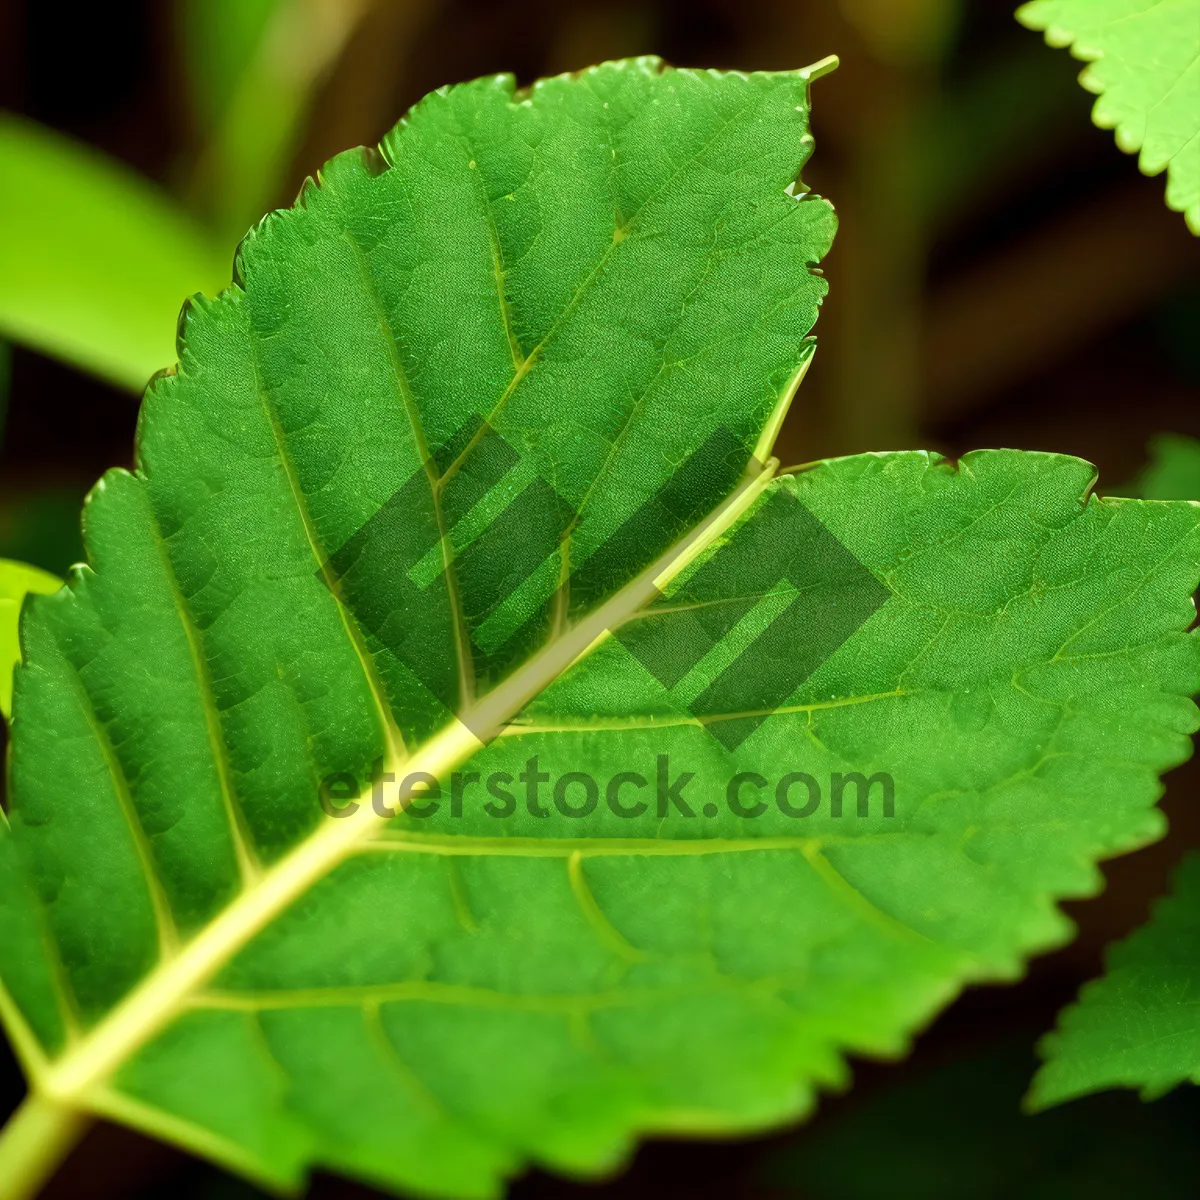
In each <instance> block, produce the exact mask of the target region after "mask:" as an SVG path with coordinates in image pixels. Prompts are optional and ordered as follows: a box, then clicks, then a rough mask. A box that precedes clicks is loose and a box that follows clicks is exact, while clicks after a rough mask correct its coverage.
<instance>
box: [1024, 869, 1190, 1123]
mask: <svg viewBox="0 0 1200 1200" xmlns="http://www.w3.org/2000/svg"><path fill="white" fill-rule="evenodd" d="M1198 1011H1200V856H1197V855H1192V856H1191V857H1189V858H1187V859H1185V860H1184V862H1183V865H1182V866H1181V867H1180V868H1179V870H1178V872H1177V874H1176V876H1175V884H1174V889H1173V892H1172V894H1171V895H1170V896H1169V897H1167V898H1165V899H1163V900H1160V901H1159V902H1158V903H1157V904H1156V905H1155V908H1154V911H1153V914H1152V915H1151V917H1150V920H1149V922H1148V923H1147V924H1146V925H1143V926H1142V927H1141V928H1140V929H1138V930H1135V931H1134V933H1132V934H1131V935H1130V936H1129V937H1128V938H1126V939H1125V940H1124V941H1122V942H1117V943H1116V944H1115V945H1114V946H1112V947H1111V948H1110V950H1109V952H1108V956H1107V971H1106V972H1105V974H1104V975H1103V977H1101V978H1100V979H1097V980H1095V981H1094V982H1092V983H1089V984H1088V985H1086V986H1085V987H1084V989H1083V990H1082V992H1081V993H1080V996H1079V1000H1078V1001H1077V1002H1076V1003H1075V1004H1073V1005H1071V1006H1070V1007H1069V1008H1067V1009H1065V1010H1064V1011H1063V1013H1062V1016H1061V1017H1060V1018H1059V1028H1058V1031H1057V1032H1056V1033H1052V1034H1050V1035H1048V1036H1047V1037H1046V1038H1045V1040H1044V1041H1043V1043H1042V1046H1041V1050H1042V1055H1043V1057H1044V1058H1045V1060H1046V1062H1045V1064H1044V1065H1043V1067H1042V1068H1041V1070H1040V1071H1039V1072H1038V1074H1037V1077H1036V1078H1035V1080H1034V1082H1033V1088H1032V1090H1031V1092H1030V1097H1029V1099H1030V1103H1031V1104H1032V1106H1033V1107H1034V1108H1047V1107H1049V1106H1050V1105H1052V1104H1060V1103H1062V1101H1064V1100H1070V1099H1072V1098H1074V1097H1076V1096H1084V1095H1087V1094H1088V1093H1089V1092H1098V1091H1101V1090H1102V1089H1104V1088H1111V1087H1130V1088H1138V1089H1140V1091H1141V1093H1142V1097H1143V1099H1146V1100H1152V1099H1155V1098H1156V1097H1158V1096H1161V1095H1162V1094H1163V1093H1164V1092H1166V1091H1169V1090H1170V1089H1171V1088H1173V1087H1176V1086H1177V1085H1178V1084H1180V1083H1183V1082H1184V1081H1190V1082H1192V1083H1200V1021H1198V1020H1197V1014H1198Z"/></svg>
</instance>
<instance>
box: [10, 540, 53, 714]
mask: <svg viewBox="0 0 1200 1200" xmlns="http://www.w3.org/2000/svg"><path fill="white" fill-rule="evenodd" d="M60 587H62V580H61V579H56V578H55V577H54V576H53V575H50V574H48V573H47V572H46V571H41V570H39V569H38V568H37V567H31V566H28V565H27V564H26V563H19V562H12V561H10V560H9V559H0V713H3V714H4V717H5V719H6V720H7V719H8V717H10V716H11V715H12V674H13V667H15V666H16V665H17V663H19V662H20V661H21V646H20V642H19V641H18V640H17V619H18V617H20V615H21V604H22V602H23V601H24V599H25V597H26V596H27V595H28V594H29V593H30V592H57V591H58V589H59V588H60Z"/></svg>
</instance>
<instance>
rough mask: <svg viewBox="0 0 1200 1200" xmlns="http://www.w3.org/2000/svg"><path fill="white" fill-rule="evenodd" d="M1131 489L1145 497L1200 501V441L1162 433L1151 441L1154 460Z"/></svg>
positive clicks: (1151, 453) (1132, 492) (1137, 494)
mask: <svg viewBox="0 0 1200 1200" xmlns="http://www.w3.org/2000/svg"><path fill="white" fill-rule="evenodd" d="M1130 492H1131V494H1132V495H1135V496H1140V497H1141V498H1142V499H1143V500H1200V442H1198V441H1197V440H1196V439H1195V438H1190V437H1184V436H1183V435H1182V434H1178V433H1162V434H1159V436H1158V437H1156V438H1154V439H1153V440H1152V441H1151V442H1150V463H1149V465H1148V466H1147V467H1146V469H1145V470H1144V471H1143V472H1142V473H1141V475H1139V476H1138V478H1137V481H1136V482H1135V483H1134V485H1133V487H1132V488H1131V489H1130Z"/></svg>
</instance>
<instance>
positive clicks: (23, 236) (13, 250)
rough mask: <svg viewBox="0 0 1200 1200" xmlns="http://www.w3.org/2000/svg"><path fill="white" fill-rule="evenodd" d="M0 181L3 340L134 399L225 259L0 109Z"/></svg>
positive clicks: (191, 229)
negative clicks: (189, 300)
mask: <svg viewBox="0 0 1200 1200" xmlns="http://www.w3.org/2000/svg"><path fill="white" fill-rule="evenodd" d="M0 177H2V178H3V180H4V187H3V189H0V334H3V335H4V336H5V337H8V338H11V339H13V340H14V341H20V342H24V343H25V344H26V345H29V346H33V347H34V348H35V349H38V350H41V351H43V352H44V353H46V354H51V355H54V356H55V357H56V358H61V359H64V360H65V361H66V362H69V363H71V364H73V365H75V366H78V367H82V368H84V369H85V370H88V371H91V372H93V373H94V374H96V375H99V376H101V377H102V378H104V379H107V380H109V381H110V382H112V383H115V384H118V385H119V386H121V387H125V388H129V389H130V390H133V391H141V389H142V388H143V387H145V385H146V382H147V380H149V378H150V376H151V375H153V374H154V372H155V371H157V370H159V369H160V368H162V367H166V366H169V365H170V364H171V363H173V362H174V360H175V326H176V320H177V318H178V314H179V309H180V306H181V305H182V303H183V301H184V299H185V298H186V297H187V296H189V295H190V294H191V293H193V292H196V291H200V290H205V291H209V292H215V291H216V290H217V289H218V288H219V287H221V286H222V285H223V284H224V283H226V282H228V279H229V275H230V267H229V257H228V256H227V255H226V254H225V253H224V252H218V251H217V250H216V249H215V248H214V245H213V244H212V242H211V241H210V239H209V238H208V237H207V236H206V235H205V234H203V233H202V232H201V231H200V229H198V228H197V227H196V226H195V225H194V224H193V222H192V221H191V220H190V219H189V218H188V217H187V216H186V215H185V214H184V213H183V212H181V211H180V210H179V209H177V208H176V207H175V206H174V205H173V204H172V203H171V202H170V201H169V200H168V199H167V198H166V197H165V196H164V195H162V194H161V193H160V192H159V191H158V190H157V189H156V188H155V187H154V186H153V185H152V184H150V183H149V182H148V181H147V180H145V179H143V178H141V177H140V176H139V175H137V174H136V173H135V172H133V171H131V170H129V169H128V168H126V167H124V166H122V165H121V164H120V163H117V162H115V161H113V160H111V159H108V158H105V157H104V156H103V155H101V154H98V153H96V152H95V151H93V150H91V149H90V148H88V147H87V146H85V145H83V144H82V143H78V142H74V141H72V140H70V139H69V138H66V137H63V136H62V135H60V134H58V133H55V132H53V131H52V130H49V129H46V128H44V127H42V126H39V125H36V124H33V123H32V122H29V121H25V120H23V119H21V118H18V117H16V116H13V115H12V114H9V113H0Z"/></svg>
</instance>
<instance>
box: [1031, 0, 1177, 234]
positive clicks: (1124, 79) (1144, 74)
mask: <svg viewBox="0 0 1200 1200" xmlns="http://www.w3.org/2000/svg"><path fill="white" fill-rule="evenodd" d="M1017 20H1019V21H1020V22H1021V23H1022V24H1023V25H1025V26H1026V27H1027V28H1029V29H1036V30H1042V31H1044V32H1045V35H1046V42H1047V43H1048V44H1049V45H1051V46H1069V47H1070V49H1071V53H1072V54H1073V55H1074V56H1075V57H1076V58H1078V59H1081V60H1082V61H1083V62H1086V63H1087V64H1088V65H1087V67H1086V68H1085V69H1084V70H1083V71H1082V72H1081V73H1080V76H1079V82H1080V83H1081V84H1082V85H1083V87H1085V88H1086V89H1087V90H1088V91H1089V92H1094V93H1096V96H1097V99H1096V103H1095V106H1094V107H1093V109H1092V120H1093V121H1095V123H1096V124H1097V125H1098V126H1099V127H1100V128H1101V129H1112V130H1114V131H1115V132H1116V139H1117V145H1118V146H1120V148H1121V149H1122V150H1124V151H1125V153H1126V154H1137V153H1138V151H1141V153H1140V154H1139V156H1138V167H1139V169H1140V170H1141V171H1142V172H1143V174H1146V175H1157V174H1158V173H1159V172H1160V171H1163V170H1165V171H1166V172H1167V206H1168V207H1169V208H1171V209H1174V210H1175V212H1181V213H1183V215H1184V218H1185V219H1186V221H1187V223H1188V228H1189V229H1190V230H1191V231H1192V232H1193V233H1194V234H1197V235H1200V103H1198V102H1197V99H1196V97H1197V95H1198V94H1200V0H1032V3H1029V4H1024V5H1022V6H1021V8H1019V9H1018V10H1017Z"/></svg>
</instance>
